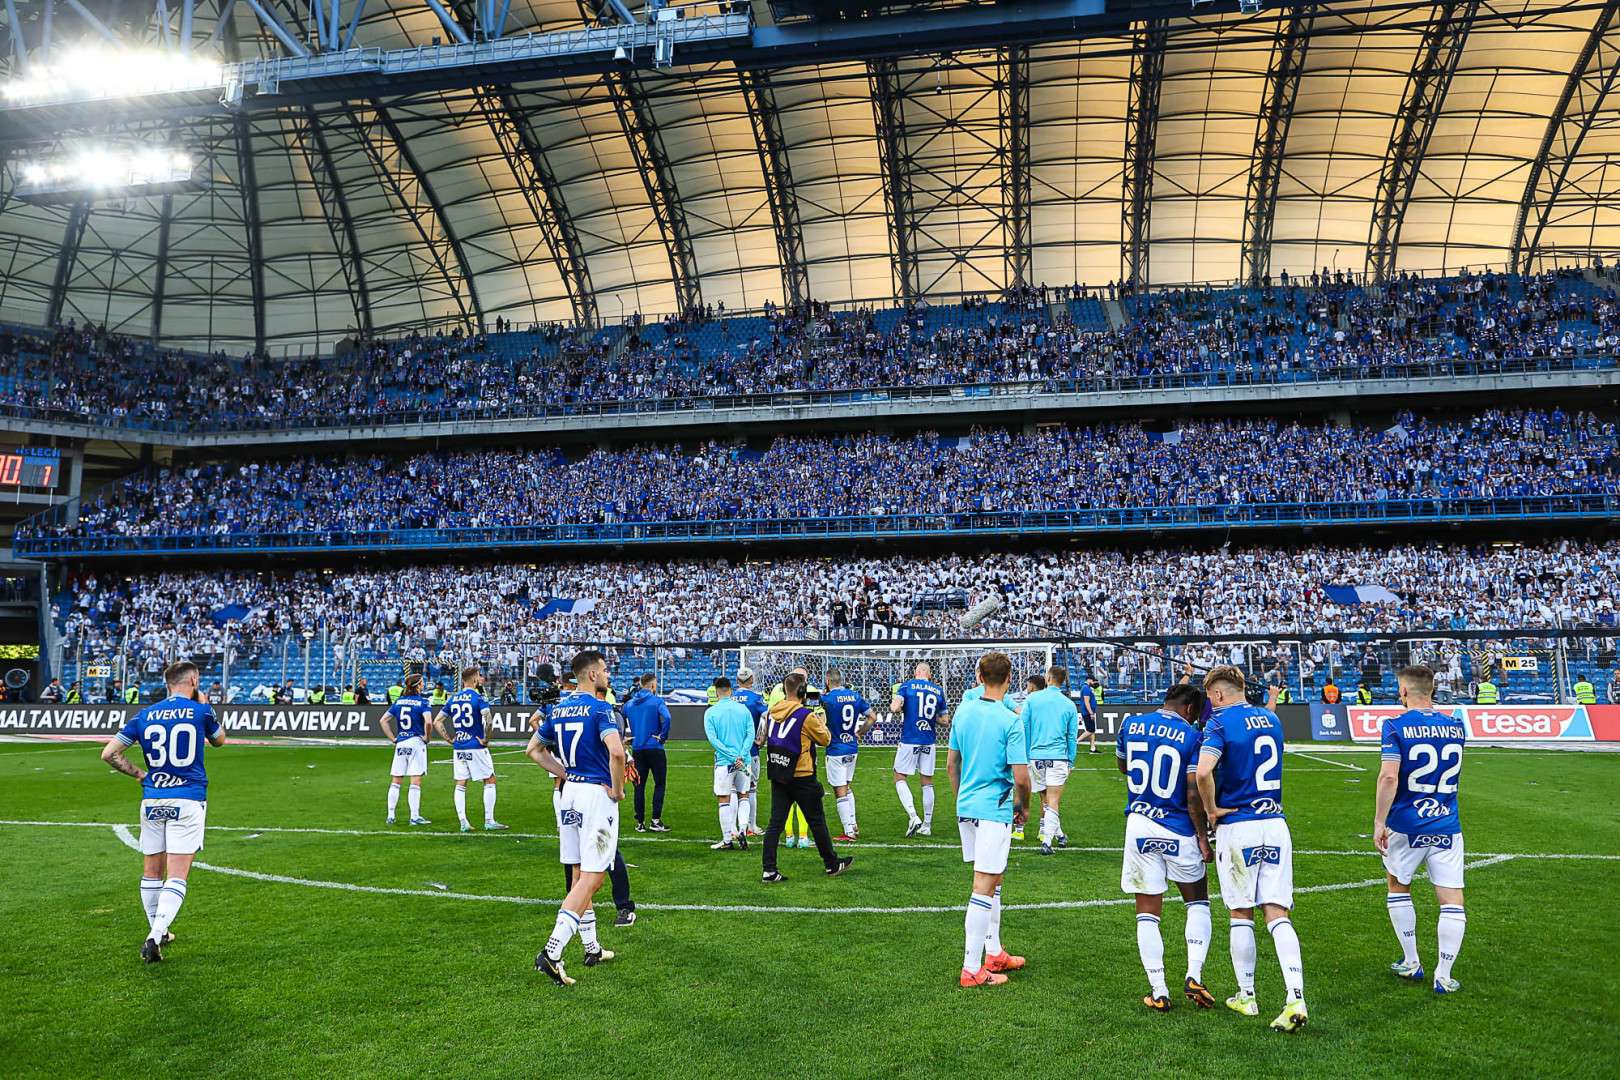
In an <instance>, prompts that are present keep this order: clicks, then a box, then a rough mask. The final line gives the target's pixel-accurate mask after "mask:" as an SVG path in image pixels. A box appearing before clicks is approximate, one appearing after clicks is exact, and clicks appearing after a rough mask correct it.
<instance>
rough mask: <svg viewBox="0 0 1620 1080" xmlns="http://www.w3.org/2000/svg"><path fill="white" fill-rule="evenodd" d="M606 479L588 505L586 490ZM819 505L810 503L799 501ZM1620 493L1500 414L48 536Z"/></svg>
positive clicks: (183, 510) (411, 467)
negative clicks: (795, 494) (790, 494)
mask: <svg viewBox="0 0 1620 1080" xmlns="http://www.w3.org/2000/svg"><path fill="white" fill-rule="evenodd" d="M580 477H589V478H590V483H589V485H588V491H587V489H586V488H585V487H582V486H581V484H580V483H579V478H580ZM784 491H801V492H804V493H805V495H804V497H803V498H802V499H800V498H794V499H783V498H782V497H781V495H782V493H783V492H784ZM1566 494H1605V495H1615V494H1620V437H1617V427H1616V422H1615V420H1614V419H1613V418H1599V417H1598V416H1596V415H1593V414H1590V413H1583V412H1575V413H1568V412H1565V411H1563V410H1560V409H1552V410H1494V411H1487V412H1482V413H1477V414H1473V415H1469V416H1463V417H1460V418H1456V419H1433V418H1423V417H1418V416H1414V415H1412V414H1401V415H1399V416H1396V417H1395V418H1393V420H1392V421H1391V420H1385V421H1380V422H1378V423H1375V424H1346V425H1333V424H1328V423H1315V424H1305V423H1298V422H1292V423H1290V422H1284V421H1280V420H1275V419H1257V420H1196V421H1192V420H1189V421H1182V422H1181V426H1180V427H1177V428H1174V429H1171V430H1158V431H1155V430H1150V429H1148V428H1146V427H1144V426H1143V425H1141V424H1137V423H1121V424H1106V425H1091V426H1057V425H1053V426H1048V427H1045V428H1042V429H1040V430H1038V431H1035V432H1033V433H1021V432H1013V431H1008V430H1006V429H982V430H976V431H974V432H973V433H972V434H970V435H965V436H942V435H939V434H936V433H932V432H927V433H921V434H917V435H912V436H909V437H903V436H891V435H880V434H858V435H832V436H826V437H801V436H781V437H778V438H777V439H775V440H774V441H773V442H772V443H771V445H770V447H769V449H766V450H763V451H756V450H750V449H749V448H747V447H746V446H745V445H739V444H733V443H722V442H717V441H710V442H707V443H700V444H696V445H693V446H692V447H690V448H689V449H685V448H682V447H681V446H678V445H668V444H663V445H660V444H652V445H646V446H638V447H631V448H625V449H617V450H600V449H599V450H594V451H592V452H590V453H589V454H588V455H587V456H585V457H584V458H583V459H582V460H575V461H570V460H569V459H568V458H567V457H566V456H565V455H564V454H563V453H562V452H561V451H560V450H558V449H556V448H544V449H529V450H523V449H501V450H482V451H449V452H438V453H426V454H416V455H410V456H403V457H400V456H394V457H389V456H383V455H367V456H363V457H352V458H344V457H302V456H301V457H290V458H273V459H265V460H250V461H245V462H243V461H232V462H229V463H222V464H213V465H199V466H191V467H187V468H182V469H174V470H160V471H157V472H155V473H144V474H139V475H136V476H134V477H131V478H129V479H127V480H126V481H124V482H123V483H121V484H118V485H114V486H112V487H111V488H109V489H106V490H104V491H103V492H102V493H101V494H100V495H99V496H98V497H97V498H96V499H95V500H94V501H90V502H87V503H85V504H84V505H83V506H82V507H81V508H80V510H79V520H78V521H77V522H76V523H72V524H69V523H68V519H67V517H66V516H65V515H63V514H61V513H60V512H57V511H52V512H48V513H47V514H44V515H41V516H40V517H38V518H35V519H33V520H31V521H29V522H26V523H24V524H23V525H22V526H20V527H19V529H18V536H19V538H22V539H25V540H26V539H28V538H32V537H63V536H67V537H98V536H112V537H117V536H131V537H152V536H175V535H180V536H198V535H201V536H227V535H240V534H250V533H321V534H328V533H333V532H338V531H342V532H356V531H367V530H384V529H408V528H438V529H458V528H483V527H491V526H516V525H535V524H553V523H557V524H596V523H604V522H648V521H725V520H746V519H752V518H766V519H777V518H782V517H792V518H802V517H805V516H807V515H814V516H817V517H828V518H831V517H878V518H881V517H884V516H887V515H896V514H928V513H958V512H973V511H996V510H1012V509H1017V510H1037V511H1039V510H1067V509H1093V508H1112V507H1162V506H1171V505H1182V506H1186V505H1203V506H1243V505H1248V504H1257V503H1262V504H1264V503H1297V502H1333V501H1337V502H1367V503H1370V502H1377V501H1382V500H1390V499H1436V500H1443V499H1460V498H1475V499H1478V498H1512V497H1532V496H1545V495H1566Z"/></svg>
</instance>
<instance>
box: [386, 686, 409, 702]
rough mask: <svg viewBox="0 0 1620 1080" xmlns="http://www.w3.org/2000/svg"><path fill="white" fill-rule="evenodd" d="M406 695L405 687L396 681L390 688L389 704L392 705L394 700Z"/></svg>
mask: <svg viewBox="0 0 1620 1080" xmlns="http://www.w3.org/2000/svg"><path fill="white" fill-rule="evenodd" d="M404 696H405V688H404V687H403V686H401V685H399V683H395V684H394V685H393V686H390V687H389V688H388V704H390V705H392V704H393V703H394V702H396V701H398V700H399V699H400V698H402V697H404Z"/></svg>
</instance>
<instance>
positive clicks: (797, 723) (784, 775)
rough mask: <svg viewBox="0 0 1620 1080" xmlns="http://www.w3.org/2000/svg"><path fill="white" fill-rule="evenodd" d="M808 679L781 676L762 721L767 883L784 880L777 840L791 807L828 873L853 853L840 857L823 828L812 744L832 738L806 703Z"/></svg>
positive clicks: (817, 712)
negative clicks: (767, 790)
mask: <svg viewBox="0 0 1620 1080" xmlns="http://www.w3.org/2000/svg"><path fill="white" fill-rule="evenodd" d="M809 696H810V694H809V685H808V682H807V681H806V679H805V677H804V676H803V675H802V674H800V673H799V672H797V671H795V672H791V673H790V674H789V675H788V677H787V678H785V679H783V680H782V697H781V700H779V701H777V703H776V704H775V705H773V706H771V709H770V712H769V714H768V719H767V720H766V722H765V732H766V739H765V751H764V758H765V775H766V776H767V777H768V778H769V779H770V782H771V823H770V825H768V826H767V827H766V829H765V865H764V873H763V874H762V875H761V880H762V881H764V882H765V883H767V884H775V883H777V882H782V881H786V880H787V879H786V878H785V877H783V876H782V875H781V874H780V873H779V872H778V871H777V869H776V844H777V841H778V840H780V839H781V837H782V828H783V826H785V825H786V824H787V819H788V811H789V810H790V809H792V808H794V807H797V808H798V810H799V811H800V812H801V813H802V814H804V819H805V821H806V822H808V823H809V825H810V834H811V835H812V836H813V837H815V841H816V851H817V852H818V853H819V854H820V855H821V862H822V865H824V866H825V867H826V873H827V876H828V877H837V876H838V875H839V874H842V873H843V872H844V871H846V870H848V869H849V864H850V863H852V862H854V861H855V859H854V856H845V857H843V858H839V856H838V853H837V852H836V851H834V850H833V846H832V834H831V833H830V832H828V831H827V814H826V811H825V810H824V808H823V806H822V799H823V797H824V792H823V791H822V788H821V782H820V781H818V780H817V779H816V747H818V746H826V745H827V744H828V743H829V742H831V741H832V732H830V731H828V730H827V718H826V717H825V716H823V715H822V713H821V710H820V709H812V708H810V705H809Z"/></svg>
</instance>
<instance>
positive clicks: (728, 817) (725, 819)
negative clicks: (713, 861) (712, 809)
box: [720, 802, 737, 840]
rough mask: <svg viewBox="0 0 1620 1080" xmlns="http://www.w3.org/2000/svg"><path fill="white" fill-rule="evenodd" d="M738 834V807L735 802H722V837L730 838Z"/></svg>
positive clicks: (724, 838)
mask: <svg viewBox="0 0 1620 1080" xmlns="http://www.w3.org/2000/svg"><path fill="white" fill-rule="evenodd" d="M736 835H737V807H736V805H735V804H733V803H729V802H723V803H721V804H720V839H722V840H730V839H732V838H733V837H735V836H736Z"/></svg>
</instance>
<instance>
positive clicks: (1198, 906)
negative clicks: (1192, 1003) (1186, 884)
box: [1185, 900, 1213, 983]
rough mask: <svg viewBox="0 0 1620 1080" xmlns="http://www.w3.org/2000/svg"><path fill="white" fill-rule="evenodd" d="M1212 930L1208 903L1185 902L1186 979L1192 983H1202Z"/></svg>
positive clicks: (1204, 901)
mask: <svg viewBox="0 0 1620 1080" xmlns="http://www.w3.org/2000/svg"><path fill="white" fill-rule="evenodd" d="M1212 929H1213V926H1212V923H1211V920H1210V917H1209V901H1208V900H1189V901H1187V929H1186V931H1185V933H1186V935H1187V977H1188V978H1189V979H1191V980H1192V981H1193V982H1197V983H1201V982H1203V981H1204V958H1205V957H1206V956H1208V955H1209V939H1210V937H1211V936H1212V935H1211V933H1210V931H1211V930H1212Z"/></svg>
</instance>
